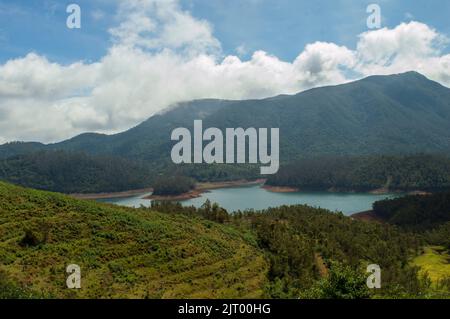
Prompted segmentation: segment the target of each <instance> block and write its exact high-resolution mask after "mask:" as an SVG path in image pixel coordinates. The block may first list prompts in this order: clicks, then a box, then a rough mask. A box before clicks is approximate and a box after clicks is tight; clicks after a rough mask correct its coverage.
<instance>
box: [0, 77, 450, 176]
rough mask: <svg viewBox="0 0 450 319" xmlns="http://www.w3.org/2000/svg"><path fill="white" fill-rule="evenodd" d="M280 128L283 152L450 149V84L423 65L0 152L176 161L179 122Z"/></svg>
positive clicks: (286, 156) (184, 106) (204, 103)
mask: <svg viewBox="0 0 450 319" xmlns="http://www.w3.org/2000/svg"><path fill="white" fill-rule="evenodd" d="M195 119H202V120H203V121H204V126H205V127H218V128H227V127H244V128H247V127H279V128H280V136H281V140H280V142H281V151H280V152H281V153H280V158H281V160H282V161H283V162H290V161H291V160H293V159H296V158H298V157H314V156H318V155H367V154H392V153H395V154H404V153H417V152H427V153H450V89H448V88H446V87H444V86H442V85H440V84H438V83H436V82H433V81H430V80H428V79H427V78H426V77H424V76H422V75H420V74H419V73H416V72H408V73H404V74H399V75H390V76H372V77H368V78H366V79H363V80H359V81H356V82H353V83H348V84H344V85H338V86H330V87H323V88H317V89H312V90H309V91H306V92H302V93H299V94H297V95H292V96H288V95H283V96H278V97H274V98H269V99H263V100H247V101H222V100H198V101H192V102H186V103H181V104H179V105H177V106H175V107H173V108H171V109H169V110H168V111H166V112H165V113H162V114H158V115H155V116H153V117H151V118H150V119H148V120H147V121H145V122H143V123H142V124H140V125H138V126H136V127H135V128H132V129H130V130H128V131H126V132H123V133H120V134H116V135H111V136H107V135H101V134H83V135H80V136H77V137H74V138H72V139H70V140H67V141H64V142H61V143H57V144H51V145H47V146H44V145H40V146H39V147H38V146H36V144H17V143H16V144H6V145H3V146H1V147H0V157H8V156H11V155H14V154H15V153H23V152H25V150H26V148H27V145H28V146H29V151H35V150H36V148H42V147H44V148H46V149H63V150H72V151H84V152H87V153H90V154H102V155H117V156H123V157H127V158H132V159H140V160H145V161H149V162H151V163H152V164H153V165H155V166H157V167H160V166H166V165H167V163H169V162H170V150H171V146H172V144H173V143H172V142H171V141H170V133H171V131H172V130H173V129H174V128H177V127H187V128H191V127H192V126H193V121H194V120H195Z"/></svg>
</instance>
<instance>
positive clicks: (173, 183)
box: [153, 176, 195, 196]
mask: <svg viewBox="0 0 450 319" xmlns="http://www.w3.org/2000/svg"><path fill="white" fill-rule="evenodd" d="M194 188H195V181H194V180H193V179H192V178H189V177H185V176H161V177H159V178H157V179H156V181H155V182H154V183H153V195H158V196H176V195H181V194H184V193H187V192H189V191H191V190H193V189H194Z"/></svg>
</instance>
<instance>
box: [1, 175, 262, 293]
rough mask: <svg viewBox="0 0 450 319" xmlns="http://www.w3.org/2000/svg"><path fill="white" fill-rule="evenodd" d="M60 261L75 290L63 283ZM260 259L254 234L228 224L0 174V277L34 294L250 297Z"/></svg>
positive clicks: (258, 281)
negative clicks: (76, 270) (14, 182)
mask: <svg viewBox="0 0 450 319" xmlns="http://www.w3.org/2000/svg"><path fill="white" fill-rule="evenodd" d="M69 264H78V265H79V266H80V267H81V271H82V283H81V284H82V288H81V289H80V290H76V291H75V290H69V289H67V288H66V278H67V276H68V274H66V272H65V269H66V267H67V265H69ZM267 267H268V266H267V264H266V261H265V260H264V257H263V255H262V253H261V252H260V251H259V250H258V249H257V248H256V245H255V244H254V238H253V237H252V236H251V235H250V234H248V235H245V234H244V235H242V234H241V232H238V231H237V230H236V229H234V228H232V227H229V226H221V225H218V224H214V223H211V222H208V221H205V220H201V219H189V218H187V217H184V216H172V215H165V214H160V213H155V212H152V211H149V210H146V209H129V208H121V207H115V206H110V205H104V204H97V203H94V202H88V201H80V200H75V199H72V198H69V197H66V196H64V195H60V194H54V193H48V192H41V191H35V190H29V189H24V188H20V187H15V186H11V185H9V184H5V183H0V274H2V276H0V281H2V280H3V281H5V280H7V281H8V282H10V283H12V284H13V285H15V286H16V287H20V289H22V288H24V289H26V291H31V292H33V293H34V295H36V294H37V295H38V296H39V295H42V296H44V297H58V298H118V297H122V298H257V297H262V296H263V290H262V287H263V286H264V284H265V282H266V273H267ZM5 278H6V279H5ZM1 284H2V283H1V282H0V286H1Z"/></svg>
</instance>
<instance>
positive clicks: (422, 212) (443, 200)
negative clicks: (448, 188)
mask: <svg viewBox="0 0 450 319" xmlns="http://www.w3.org/2000/svg"><path fill="white" fill-rule="evenodd" d="M373 211H374V213H375V215H376V216H377V217H380V218H382V219H383V220H385V221H386V222H388V223H390V224H394V225H397V226H400V227H402V228H405V229H409V230H414V231H417V232H424V231H427V230H433V231H434V233H433V236H434V237H435V238H438V237H439V236H438V235H437V233H436V232H437V231H441V232H445V233H446V234H447V239H448V238H450V232H448V231H449V230H450V227H440V228H438V227H439V226H445V225H446V224H448V223H450V193H437V194H433V195H425V196H424V195H415V196H405V197H400V198H395V199H391V200H384V201H379V202H376V203H375V204H374V205H373ZM446 244H448V242H447V243H446ZM448 247H449V248H450V246H448Z"/></svg>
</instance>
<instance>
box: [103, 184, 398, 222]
mask: <svg viewBox="0 0 450 319" xmlns="http://www.w3.org/2000/svg"><path fill="white" fill-rule="evenodd" d="M148 195H150V194H142V195H139V196H134V197H128V198H115V199H102V200H100V201H102V202H108V203H112V204H116V205H122V206H129V207H139V206H141V205H143V206H150V204H151V201H150V200H148V199H143V197H145V196H148ZM396 196H398V194H396V195H394V194H385V195H375V194H368V193H328V192H299V193H272V192H269V191H267V190H265V189H262V188H261V187H260V186H251V187H236V188H223V189H215V190H212V191H210V192H209V193H204V194H203V195H202V196H201V197H199V198H195V199H190V200H187V201H183V202H182V203H183V205H186V206H191V205H194V206H196V207H199V206H201V205H202V204H203V203H204V202H205V201H206V200H207V199H209V200H210V201H211V202H213V203H218V204H219V205H220V206H222V207H224V208H225V209H227V210H228V211H229V212H232V211H236V210H245V209H255V210H260V209H265V208H268V207H277V206H282V205H297V204H307V205H309V206H313V207H321V208H325V209H329V210H331V211H341V212H343V213H344V214H346V215H351V214H354V213H358V212H362V211H367V210H370V209H371V208H372V204H373V203H374V202H376V201H379V200H382V199H386V198H394V197H396Z"/></svg>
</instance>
